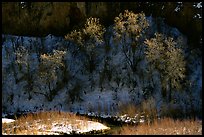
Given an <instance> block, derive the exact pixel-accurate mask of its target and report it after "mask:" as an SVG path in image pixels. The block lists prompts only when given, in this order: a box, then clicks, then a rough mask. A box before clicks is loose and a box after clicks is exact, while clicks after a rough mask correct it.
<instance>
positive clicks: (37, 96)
mask: <svg viewBox="0 0 204 137" xmlns="http://www.w3.org/2000/svg"><path fill="white" fill-rule="evenodd" d="M147 19H148V21H149V24H150V27H149V29H148V31H147V32H146V35H147V38H151V37H152V36H153V34H154V33H155V32H158V31H159V32H160V33H163V34H165V35H167V36H171V37H173V38H174V39H183V41H182V44H183V45H184V46H187V45H185V44H186V41H187V39H186V37H185V36H184V35H183V34H181V33H180V32H179V30H178V29H176V28H172V27H170V26H167V25H165V24H164V22H160V25H158V24H156V23H155V22H158V20H156V19H154V18H152V17H148V18H147ZM160 21H162V19H161V20H160ZM108 30H109V31H108V33H107V34H106V37H107V39H108V43H109V44H110V50H108V51H106V50H105V49H104V47H103V45H100V46H98V47H97V48H96V51H95V70H94V71H93V72H92V73H89V72H88V71H87V69H86V67H87V66H86V65H84V62H85V60H84V56H85V55H84V54H83V53H80V52H79V49H78V47H77V45H74V44H73V43H71V42H69V41H66V40H65V39H64V38H63V37H55V36H52V35H48V36H47V37H44V38H39V37H26V36H11V35H2V39H3V41H2V113H4V114H8V113H17V112H22V111H28V110H29V111H39V110H61V111H71V112H79V113H81V114H88V113H90V112H95V114H98V113H100V114H104V115H117V114H118V113H119V107H120V106H122V105H124V104H128V103H130V104H131V103H132V104H135V105H140V104H142V102H153V104H154V105H155V107H156V109H157V111H158V115H159V114H160V113H161V111H162V107H165V106H166V107H167V106H168V107H170V106H171V107H174V108H178V109H181V111H182V112H188V111H190V110H192V109H193V110H194V111H195V112H199V111H201V110H202V98H201V95H202V85H201V83H202V59H201V57H197V56H196V54H197V52H195V53H192V52H190V53H189V52H188V55H186V56H188V58H187V59H188V60H187V62H188V63H187V65H188V66H187V67H188V70H189V71H188V74H187V77H188V78H189V83H190V85H186V88H185V87H184V88H183V89H182V91H173V92H172V96H173V98H174V99H173V100H172V101H171V102H168V103H166V102H165V99H163V98H162V95H161V85H160V84H161V80H160V79H159V76H158V75H159V74H158V72H157V71H156V70H155V71H154V72H153V74H152V75H153V77H152V79H153V80H150V75H148V73H146V72H147V65H148V63H147V61H146V59H144V58H143V59H142V60H141V61H140V62H139V64H138V66H137V68H138V72H137V74H132V73H131V71H130V68H128V65H127V63H125V62H126V59H125V56H124V55H123V53H122V51H121V49H120V46H117V45H115V44H114V42H113V38H112V26H110V27H109V29H108ZM21 46H23V47H25V49H26V53H28V54H25V56H23V57H22V61H24V62H25V63H24V64H23V65H22V66H20V65H17V63H16V62H15V61H16V54H15V53H16V52H17V51H18V50H19V49H18V48H19V47H21ZM185 48H186V47H185ZM185 48H184V50H186V49H185ZM53 49H55V50H63V51H66V54H65V57H64V60H65V64H66V70H64V73H63V74H62V73H61V72H59V73H57V74H58V75H57V80H55V81H52V85H51V87H52V88H53V89H56V90H57V91H56V95H55V96H54V97H53V99H51V100H48V99H47V98H46V96H45V94H47V93H48V91H49V89H48V87H47V85H46V83H44V82H43V81H40V78H39V75H38V71H39V69H40V67H39V63H40V55H42V54H45V53H52V51H53ZM143 50H144V49H143ZM21 51H22V50H21ZM138 54H140V53H138ZM26 63H27V64H26ZM28 64H29V65H28ZM64 74H65V75H64ZM143 74H145V75H143ZM64 79H65V80H66V81H63V80H64ZM131 80H132V81H134V82H136V85H135V86H133V85H134V83H133V82H132V81H131ZM152 85H154V89H152V90H151V94H150V95H149V96H148V95H147V97H146V93H147V92H146V89H148V88H151V86H152ZM31 86H32V88H31ZM149 86H150V87H149ZM189 93H190V94H189ZM148 94H149V92H148Z"/></svg>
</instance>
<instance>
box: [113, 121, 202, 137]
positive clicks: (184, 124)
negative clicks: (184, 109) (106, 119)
mask: <svg viewBox="0 0 204 137" xmlns="http://www.w3.org/2000/svg"><path fill="white" fill-rule="evenodd" d="M113 134H119V135H177V134H178V135H201V134H202V121H199V120H195V121H194V120H183V121H180V120H173V119H171V118H164V119H161V120H155V121H154V123H152V124H151V125H149V124H145V123H143V124H140V125H138V126H123V127H121V128H120V129H119V130H117V131H115V132H114V133H113Z"/></svg>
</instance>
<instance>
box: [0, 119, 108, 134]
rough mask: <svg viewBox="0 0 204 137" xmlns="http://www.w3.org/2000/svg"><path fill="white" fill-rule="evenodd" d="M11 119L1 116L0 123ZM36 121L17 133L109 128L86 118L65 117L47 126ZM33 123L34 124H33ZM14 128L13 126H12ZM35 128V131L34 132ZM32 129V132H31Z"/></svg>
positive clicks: (83, 132)
mask: <svg viewBox="0 0 204 137" xmlns="http://www.w3.org/2000/svg"><path fill="white" fill-rule="evenodd" d="M14 121H15V120H13V119H6V118H2V123H10V122H14ZM39 122H40V121H39V120H38V121H33V122H32V123H33V124H32V125H27V129H28V130H27V131H26V130H25V131H21V133H17V134H18V135H19V134H29V135H33V134H35V135H60V134H73V133H75V134H86V133H89V132H93V131H105V130H109V129H110V128H109V127H107V126H105V125H103V124H101V123H99V122H94V121H87V120H72V121H71V122H69V121H68V120H67V119H61V120H59V121H57V122H56V121H52V126H51V127H49V126H47V125H45V124H39ZM33 125H35V126H33ZM12 128H15V127H12ZM35 129H36V132H34V131H35ZM32 131H33V132H32ZM2 134H6V133H2Z"/></svg>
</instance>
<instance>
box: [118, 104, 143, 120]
mask: <svg viewBox="0 0 204 137" xmlns="http://www.w3.org/2000/svg"><path fill="white" fill-rule="evenodd" d="M118 109H119V115H124V114H127V115H128V116H131V117H134V116H135V115H136V114H140V113H141V109H140V108H139V107H137V106H135V105H134V104H131V103H127V104H122V103H121V104H119V107H118Z"/></svg>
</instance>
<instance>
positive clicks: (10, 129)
mask: <svg viewBox="0 0 204 137" xmlns="http://www.w3.org/2000/svg"><path fill="white" fill-rule="evenodd" d="M76 120H87V121H88V119H87V118H85V117H81V116H76V115H75V114H72V113H66V112H57V111H49V112H39V113H36V114H28V115H26V116H21V117H19V118H18V119H17V120H16V121H15V122H13V123H9V124H2V133H4V134H27V135H28V134H34V135H35V134H38V133H39V132H38V131H41V132H45V131H46V130H50V129H51V127H52V124H53V123H54V122H55V121H56V122H60V121H62V122H65V123H69V124H70V123H71V124H74V123H76ZM39 125H41V128H40V129H39Z"/></svg>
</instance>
